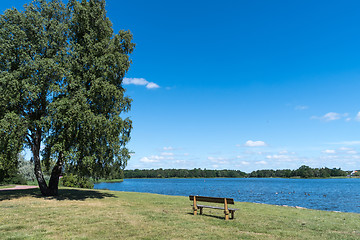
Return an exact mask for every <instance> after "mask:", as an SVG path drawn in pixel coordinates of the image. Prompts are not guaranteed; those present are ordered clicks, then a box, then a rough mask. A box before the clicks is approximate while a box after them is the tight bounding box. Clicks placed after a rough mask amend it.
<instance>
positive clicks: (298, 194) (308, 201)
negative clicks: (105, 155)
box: [95, 178, 360, 213]
mask: <svg viewBox="0 0 360 240" xmlns="http://www.w3.org/2000/svg"><path fill="white" fill-rule="evenodd" d="M95 188H96V189H104V188H106V189H110V190H115V191H127V192H148V193H157V194H164V195H177V196H189V195H203V196H213V197H231V198H234V199H235V200H236V201H240V202H255V203H267V204H276V205H288V206H300V207H305V208H311V209H319V210H328V211H341V212H356V213H360V179H359V178H357V179H281V178H206V179H203V178H202V179H201V178H197V179H176V178H175V179H125V180H124V182H121V183H99V184H95Z"/></svg>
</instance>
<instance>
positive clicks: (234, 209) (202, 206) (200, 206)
mask: <svg viewBox="0 0 360 240" xmlns="http://www.w3.org/2000/svg"><path fill="white" fill-rule="evenodd" d="M197 207H198V208H213V209H221V210H225V208H223V207H214V206H207V205H199V204H198V205H197ZM228 209H229V211H236V210H239V209H240V208H228Z"/></svg>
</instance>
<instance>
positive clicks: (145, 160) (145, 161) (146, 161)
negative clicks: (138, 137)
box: [140, 157, 159, 163]
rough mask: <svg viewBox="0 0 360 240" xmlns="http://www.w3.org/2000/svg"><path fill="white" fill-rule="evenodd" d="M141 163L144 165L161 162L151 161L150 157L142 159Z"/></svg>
mask: <svg viewBox="0 0 360 240" xmlns="http://www.w3.org/2000/svg"><path fill="white" fill-rule="evenodd" d="M140 162H143V163H155V162H159V160H155V159H150V158H148V157H143V158H141V159H140Z"/></svg>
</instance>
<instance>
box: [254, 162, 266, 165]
mask: <svg viewBox="0 0 360 240" xmlns="http://www.w3.org/2000/svg"><path fill="white" fill-rule="evenodd" d="M256 164H261V165H266V164H267V162H266V161H258V162H256Z"/></svg>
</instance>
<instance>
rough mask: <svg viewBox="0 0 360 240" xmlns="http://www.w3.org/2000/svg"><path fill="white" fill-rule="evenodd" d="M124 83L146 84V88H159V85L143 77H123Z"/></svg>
mask: <svg viewBox="0 0 360 240" xmlns="http://www.w3.org/2000/svg"><path fill="white" fill-rule="evenodd" d="M123 83H124V85H130V84H132V85H138V86H146V88H147V89H156V88H160V86H159V85H157V84H156V83H154V82H149V81H147V80H146V79H145V78H124V79H123Z"/></svg>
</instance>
